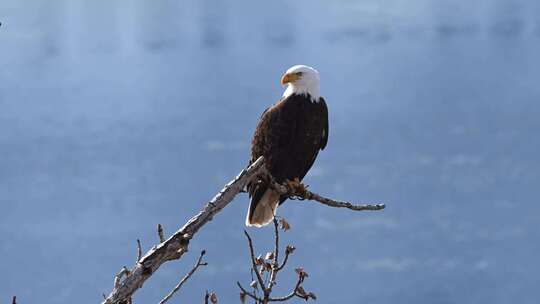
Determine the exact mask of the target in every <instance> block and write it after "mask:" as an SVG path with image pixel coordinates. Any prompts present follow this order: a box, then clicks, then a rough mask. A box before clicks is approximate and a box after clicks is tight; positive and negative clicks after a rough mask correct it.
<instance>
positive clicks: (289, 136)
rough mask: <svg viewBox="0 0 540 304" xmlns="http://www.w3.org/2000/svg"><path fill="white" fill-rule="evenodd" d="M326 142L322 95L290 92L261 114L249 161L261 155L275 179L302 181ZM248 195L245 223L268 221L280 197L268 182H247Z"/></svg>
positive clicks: (325, 109)
mask: <svg viewBox="0 0 540 304" xmlns="http://www.w3.org/2000/svg"><path fill="white" fill-rule="evenodd" d="M327 141H328V109H327V107H326V103H325V101H324V99H323V98H322V97H320V98H319V99H318V100H315V101H312V100H311V97H310V96H309V95H304V94H302V95H297V94H292V95H290V96H288V97H284V98H282V99H281V100H280V101H279V102H277V103H276V104H274V105H273V106H271V107H269V108H268V109H266V111H265V112H264V113H263V114H262V116H261V119H260V121H259V123H258V124H257V128H256V129H255V134H254V136H253V140H252V146H251V160H250V162H253V161H255V160H256V159H257V158H259V157H260V156H264V158H265V164H266V167H267V169H268V170H269V171H270V173H271V174H272V176H273V177H274V178H275V179H276V181H277V182H280V183H283V182H285V181H287V180H294V179H295V178H298V179H300V180H302V178H304V176H305V175H306V174H307V172H308V171H309V169H310V168H311V166H312V165H313V163H314V161H315V158H316V157H317V154H318V153H319V151H320V150H323V149H324V148H325V147H326V143H327ZM248 191H249V194H250V197H251V202H250V207H249V211H248V217H247V219H246V224H248V225H253V226H263V225H265V224H267V223H268V222H270V221H271V220H272V218H273V216H274V212H275V209H276V207H277V205H278V204H281V203H283V202H284V201H285V200H286V199H287V197H280V196H279V194H277V193H276V192H275V191H273V190H271V189H269V187H268V184H267V182H265V181H257V182H254V183H252V184H250V185H248Z"/></svg>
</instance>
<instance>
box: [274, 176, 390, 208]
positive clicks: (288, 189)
mask: <svg viewBox="0 0 540 304" xmlns="http://www.w3.org/2000/svg"><path fill="white" fill-rule="evenodd" d="M264 171H265V175H266V176H267V178H269V179H270V181H271V184H272V188H274V190H276V191H277V192H279V193H280V194H281V195H286V196H288V197H289V199H293V200H301V201H303V200H310V201H316V202H319V203H321V204H324V205H327V206H330V207H336V208H347V209H350V210H354V211H377V210H382V209H384V208H385V207H386V205H385V204H353V203H350V202H346V201H339V200H334V199H331V198H327V197H323V196H321V195H319V194H317V193H313V192H311V191H309V190H308V189H307V186H305V185H304V184H302V183H301V182H300V181H298V180H294V181H288V182H287V183H285V184H280V183H278V182H276V181H275V180H274V178H273V177H272V176H271V175H270V173H269V172H268V171H267V170H266V168H265V170H264Z"/></svg>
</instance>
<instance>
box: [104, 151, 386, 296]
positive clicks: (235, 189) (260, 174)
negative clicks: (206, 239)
mask: <svg viewBox="0 0 540 304" xmlns="http://www.w3.org/2000/svg"><path fill="white" fill-rule="evenodd" d="M259 179H267V180H271V181H273V183H272V185H273V187H274V188H275V189H276V190H277V191H278V192H280V194H282V195H287V196H289V197H290V198H291V199H300V200H305V199H307V200H313V201H317V202H320V203H322V204H325V205H327V206H331V207H342V208H348V209H351V210H357V211H363V210H381V209H384V207H385V205H384V204H374V205H372V204H366V205H354V204H352V203H349V202H341V201H335V200H332V199H329V198H325V197H322V196H320V195H318V194H316V193H313V192H310V191H308V190H307V189H306V186H304V185H303V184H301V183H300V182H299V181H293V182H288V183H286V184H283V185H282V184H279V183H276V182H275V181H274V179H273V177H272V176H271V175H270V174H269V173H268V171H267V170H266V167H265V166H264V158H263V157H260V158H259V159H257V160H256V161H255V162H254V163H252V164H251V165H250V166H249V167H247V168H246V169H244V170H242V172H240V174H239V175H238V176H236V178H234V179H233V180H232V181H231V182H229V183H228V184H227V185H225V187H224V188H223V189H222V190H221V191H220V192H219V193H218V194H217V195H216V196H215V197H214V198H213V199H211V200H210V201H209V202H208V203H207V204H206V205H205V206H204V208H203V209H202V210H201V211H200V212H199V213H198V214H196V215H195V216H193V217H192V218H191V219H190V220H189V221H187V223H186V224H184V226H183V227H182V228H180V229H179V230H178V231H176V232H175V233H174V234H173V235H172V236H171V237H169V238H168V239H166V240H165V239H164V237H163V229H162V227H160V226H158V234H159V237H160V243H159V244H158V245H156V246H153V247H152V248H151V249H150V250H149V251H148V252H146V253H145V254H144V255H143V256H142V257H141V258H140V259H138V261H137V262H136V263H135V265H134V266H133V268H132V269H131V270H129V269H127V267H124V268H122V271H121V272H120V273H119V274H118V275H117V276H116V277H115V284H114V287H113V290H112V291H111V293H110V294H109V295H108V296H107V297H106V299H105V300H104V301H103V302H102V304H125V303H129V302H131V297H132V295H133V294H134V293H135V292H136V291H137V290H138V289H139V288H141V287H142V286H143V284H144V282H145V281H146V280H147V279H148V278H150V277H151V276H152V274H153V273H154V272H155V271H156V270H157V269H158V268H159V267H160V266H161V265H162V264H163V263H165V262H167V261H172V260H177V259H180V258H181V257H182V256H183V255H184V253H186V252H187V250H188V245H189V241H190V240H191V239H192V238H193V236H194V235H195V234H196V233H197V232H198V231H199V229H201V228H202V227H203V226H204V225H205V224H206V223H208V222H209V221H211V220H212V218H213V217H214V216H215V215H216V214H217V213H219V212H220V211H221V210H222V209H223V208H225V207H226V206H227V205H228V204H229V203H230V202H231V201H232V200H233V199H234V198H235V197H236V195H237V194H238V193H241V192H245V190H244V188H245V187H246V185H247V184H248V183H250V182H253V181H256V180H259ZM285 258H287V254H286V256H285ZM285 261H286V260H285ZM285 261H284V262H285ZM283 264H284V263H283ZM278 269H279V267H278ZM263 286H264V285H263ZM263 286H261V287H263Z"/></svg>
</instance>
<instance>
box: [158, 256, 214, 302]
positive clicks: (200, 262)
mask: <svg viewBox="0 0 540 304" xmlns="http://www.w3.org/2000/svg"><path fill="white" fill-rule="evenodd" d="M205 253H206V252H205V251H204V250H203V251H201V254H200V255H199V259H198V260H197V262H196V263H195V265H193V268H191V270H190V271H189V272H188V273H187V274H186V275H185V276H184V277H183V278H182V280H180V282H179V283H178V284H177V285H176V286H175V287H174V288H173V290H171V292H169V294H168V295H166V296H165V297H164V298H163V300H161V301H160V302H159V304H165V302H167V301H168V300H169V299H170V298H172V296H173V295H174V294H175V293H176V292H177V291H178V290H179V289H180V288H181V287H182V285H184V283H185V282H186V281H187V280H188V279H189V278H190V277H191V276H192V275H193V274H194V273H195V271H197V268H199V266H206V265H208V263H206V262H203V261H202V259H203V257H204V254H205Z"/></svg>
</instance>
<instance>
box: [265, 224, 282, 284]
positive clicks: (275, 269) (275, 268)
mask: <svg viewBox="0 0 540 304" xmlns="http://www.w3.org/2000/svg"><path fill="white" fill-rule="evenodd" d="M273 222H274V239H275V244H274V261H273V263H272V270H271V272H270V280H269V282H268V287H267V289H268V293H270V292H271V291H272V287H273V286H274V285H275V284H276V277H277V273H278V271H279V264H278V256H279V226H278V221H277V219H276V217H274V220H273Z"/></svg>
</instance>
